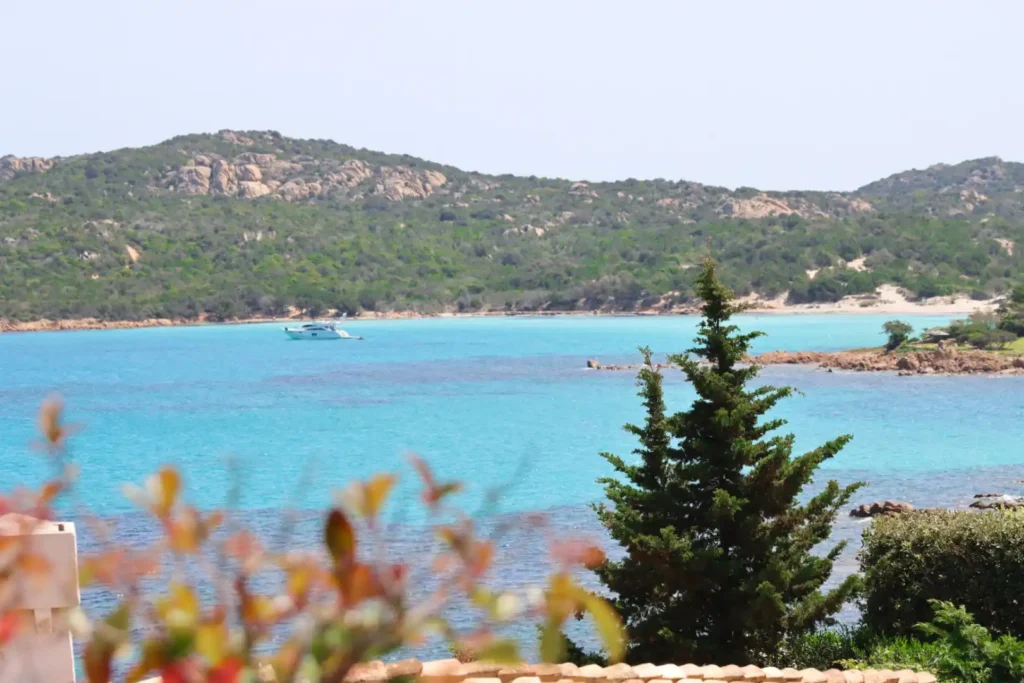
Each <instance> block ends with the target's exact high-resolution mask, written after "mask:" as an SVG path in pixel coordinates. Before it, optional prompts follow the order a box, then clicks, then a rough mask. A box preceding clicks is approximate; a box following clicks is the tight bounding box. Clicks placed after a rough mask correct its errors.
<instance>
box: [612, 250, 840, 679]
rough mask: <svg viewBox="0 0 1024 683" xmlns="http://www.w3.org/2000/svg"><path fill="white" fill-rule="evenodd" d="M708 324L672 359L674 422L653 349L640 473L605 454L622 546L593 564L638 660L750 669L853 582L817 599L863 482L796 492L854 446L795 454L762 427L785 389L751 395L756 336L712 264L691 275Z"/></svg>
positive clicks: (775, 423) (643, 386)
mask: <svg viewBox="0 0 1024 683" xmlns="http://www.w3.org/2000/svg"><path fill="white" fill-rule="evenodd" d="M697 293H698V295H699V296H700V298H701V300H702V301H703V302H704V304H703V319H702V321H701V323H700V326H699V332H698V336H697V339H696V340H695V347H694V348H693V349H690V351H689V352H688V353H687V354H679V355H674V356H671V357H670V361H671V362H672V363H673V364H675V365H678V366H679V367H681V368H682V371H683V373H684V374H685V375H686V378H687V379H688V380H689V382H690V384H691V385H692V386H693V388H694V390H695V391H696V393H697V399H696V400H695V401H694V403H693V405H692V407H691V408H690V409H689V410H687V411H682V412H679V413H675V414H673V415H669V414H667V413H666V408H665V403H664V396H663V391H662V376H661V374H660V372H658V371H657V370H656V369H655V368H654V366H653V365H652V363H651V357H650V351H645V356H646V361H647V362H646V366H645V367H644V369H642V370H641V371H640V375H639V379H638V384H639V386H640V396H641V397H642V398H643V400H644V406H645V408H646V411H647V414H646V420H645V423H644V425H643V426H642V427H641V426H629V427H627V429H628V430H629V431H630V432H632V433H633V434H634V435H635V436H636V437H637V439H638V440H639V442H640V445H639V448H638V449H637V450H636V451H635V454H636V455H637V456H639V457H638V459H637V461H636V462H635V464H631V463H628V462H627V461H626V460H624V459H623V458H621V457H618V456H615V455H611V454H605V455H604V457H605V459H607V460H608V461H609V462H610V463H611V464H612V466H613V467H614V468H615V470H616V471H617V472H618V473H619V474H621V475H622V478H604V479H602V480H601V483H602V484H603V485H604V487H605V493H606V495H607V496H608V499H609V501H610V503H611V505H610V506H606V505H599V506H597V513H598V517H599V518H600V520H601V522H602V524H603V525H604V526H605V527H606V528H607V529H608V531H609V533H610V534H611V536H612V538H613V539H615V540H616V541H617V542H618V543H619V544H620V545H622V546H623V548H624V549H625V551H626V554H625V557H624V558H623V559H622V560H618V561H609V562H606V563H604V564H603V565H602V566H600V567H599V568H598V570H597V571H598V576H599V577H600V579H601V581H602V583H604V585H605V586H606V587H607V588H608V589H609V590H610V591H611V592H612V593H613V594H614V595H615V596H616V598H615V605H616V607H617V609H618V610H619V613H620V614H621V615H622V617H623V619H624V620H625V621H626V624H627V628H628V631H629V651H628V652H629V658H630V659H631V660H635V661H673V659H675V660H676V661H695V662H698V663H708V662H746V661H758V660H762V659H763V658H764V657H765V656H766V655H767V654H768V653H773V652H775V651H776V650H777V649H778V647H779V644H780V642H782V640H783V639H784V638H786V637H787V636H793V635H795V634H801V633H808V632H811V631H813V630H814V629H815V628H816V627H818V626H820V625H822V624H827V623H830V622H831V617H832V615H834V614H835V613H836V612H837V611H838V610H839V609H840V608H841V607H842V605H843V603H844V602H846V601H847V600H849V599H851V598H852V597H853V596H854V595H855V594H856V591H857V589H858V587H859V578H858V577H856V576H853V577H849V578H848V579H846V580H845V581H843V582H842V584H841V585H840V586H838V587H837V588H835V589H833V590H831V591H828V592H822V591H821V587H822V586H823V585H824V583H825V582H826V581H827V580H828V578H829V576H830V575H831V573H832V566H833V562H834V561H835V560H836V558H837V557H838V556H839V554H840V553H841V552H842V550H843V547H844V545H845V544H843V543H839V544H836V545H835V546H834V547H833V548H832V549H830V550H829V551H828V552H827V553H826V554H825V555H824V556H820V555H814V554H813V553H812V550H813V549H814V548H815V547H816V546H817V545H818V544H820V543H822V542H824V541H825V540H826V539H827V538H828V536H829V534H830V532H831V528H832V524H833V523H834V522H835V518H836V515H837V514H838V512H839V510H840V509H841V508H842V507H843V506H844V505H845V504H846V503H847V502H848V501H849V499H850V496H851V495H852V494H853V492H854V491H856V490H857V488H858V487H859V484H854V485H852V486H846V487H841V486H840V485H839V484H838V483H837V482H836V481H829V482H828V483H827V484H826V485H825V486H824V488H823V490H821V491H820V492H819V493H817V494H816V495H814V496H813V497H812V498H811V499H810V500H808V501H806V503H804V504H801V503H800V502H799V501H798V497H799V496H800V494H801V493H802V492H803V490H804V488H805V487H806V486H807V485H808V484H809V483H810V481H811V479H812V477H813V476H814V473H815V471H816V470H817V469H818V467H819V466H820V465H821V464H822V462H824V461H825V460H827V459H829V458H831V457H833V456H834V455H835V454H836V453H838V452H839V451H840V450H841V449H842V448H843V446H844V445H845V444H846V442H847V441H848V440H849V438H850V437H848V436H843V437H839V438H837V439H834V440H832V441H829V442H827V443H825V444H823V445H821V446H819V447H817V448H815V449H814V450H812V451H809V452H808V453H805V454H803V455H799V456H793V454H792V448H793V437H792V436H791V435H790V436H777V435H776V436H773V435H772V432H773V431H774V430H776V429H777V428H779V427H781V426H782V425H784V424H785V422H784V421H783V420H779V419H765V415H766V413H768V412H769V411H770V410H771V409H772V408H773V407H774V406H775V405H776V404H777V403H778V402H779V401H781V400H782V399H784V398H786V397H788V396H790V394H791V389H789V388H776V387H771V386H766V387H759V388H756V389H751V388H748V387H747V383H748V382H750V381H751V380H752V379H754V377H755V376H756V375H757V373H758V371H759V368H758V367H757V366H747V367H740V366H739V365H738V363H740V361H741V360H742V359H743V358H744V357H745V356H746V353H747V351H748V349H749V347H750V344H751V342H752V341H753V340H754V339H755V338H757V337H758V336H760V334H761V333H757V332H755V333H748V334H741V333H739V331H738V328H737V327H736V326H735V325H732V324H731V323H730V318H731V317H732V315H733V314H734V313H735V312H736V311H737V309H736V307H735V306H734V304H733V302H732V293H731V292H730V291H729V290H728V289H727V288H725V287H724V286H723V285H722V284H721V283H720V282H719V280H718V276H717V272H716V266H715V264H714V262H712V261H710V260H708V261H706V262H705V263H704V265H703V268H702V272H701V274H700V276H699V277H698V278H697Z"/></svg>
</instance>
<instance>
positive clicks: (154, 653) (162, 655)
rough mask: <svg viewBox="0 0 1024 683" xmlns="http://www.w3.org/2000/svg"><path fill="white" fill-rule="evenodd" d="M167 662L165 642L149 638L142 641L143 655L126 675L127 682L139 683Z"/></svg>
mask: <svg viewBox="0 0 1024 683" xmlns="http://www.w3.org/2000/svg"><path fill="white" fill-rule="evenodd" d="M166 662H167V655H166V652H165V650H164V643H163V642H162V641H159V640H147V641H145V642H143V643H142V656H141V657H140V658H139V661H138V663H137V664H136V665H135V666H134V667H132V669H131V671H129V672H128V674H127V676H125V681H126V683H138V682H139V681H141V680H143V679H144V678H146V675H147V674H148V673H150V672H151V671H155V670H157V669H159V668H160V667H162V666H163V665H164V664H165V663H166Z"/></svg>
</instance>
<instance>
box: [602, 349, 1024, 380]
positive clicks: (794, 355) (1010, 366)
mask: <svg viewBox="0 0 1024 683" xmlns="http://www.w3.org/2000/svg"><path fill="white" fill-rule="evenodd" d="M747 361H748V362H751V363H757V364H758V365H816V366H818V367H819V368H822V369H826V370H828V371H829V372H831V371H832V370H846V371H852V372H895V373H897V374H899V375H900V376H909V375H1024V356H1004V355H999V354H996V353H987V352H985V351H973V350H971V351H961V350H959V349H957V348H956V347H953V346H949V347H943V348H939V349H934V350H928V351H910V352H906V353H884V352H882V351H874V350H869V351H771V352H768V353H763V354H761V355H759V356H754V357H751V358H748V359H747ZM641 367H643V365H642V364H641V363H629V364H626V365H615V364H610V365H605V364H602V363H601V362H600V361H597V360H594V359H591V360H588V361H587V368H589V369H592V370H610V371H630V372H636V371H638V370H639V369H640V368H641ZM654 367H655V369H657V370H670V369H674V368H676V366H674V365H672V364H671V363H656V364H655V366H654Z"/></svg>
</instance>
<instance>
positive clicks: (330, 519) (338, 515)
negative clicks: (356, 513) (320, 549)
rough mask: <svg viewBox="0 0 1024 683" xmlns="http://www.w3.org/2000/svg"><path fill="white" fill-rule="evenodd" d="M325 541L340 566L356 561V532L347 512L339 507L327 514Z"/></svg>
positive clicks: (335, 561)
mask: <svg viewBox="0 0 1024 683" xmlns="http://www.w3.org/2000/svg"><path fill="white" fill-rule="evenodd" d="M324 543H325V544H326V545H327V550H328V551H330V553H331V557H332V558H334V563H335V564H336V565H338V566H339V567H347V566H350V565H351V564H352V563H353V562H355V557H356V532H355V529H353V528H352V523H351V522H349V521H348V517H346V516H345V513H344V512H342V511H341V510H339V509H337V508H335V509H333V510H331V512H330V513H329V514H328V515H327V524H326V526H325V527H324Z"/></svg>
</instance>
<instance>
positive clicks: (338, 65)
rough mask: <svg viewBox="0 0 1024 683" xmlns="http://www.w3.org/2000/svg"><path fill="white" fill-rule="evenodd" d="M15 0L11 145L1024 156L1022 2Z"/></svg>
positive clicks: (868, 169)
mask: <svg viewBox="0 0 1024 683" xmlns="http://www.w3.org/2000/svg"><path fill="white" fill-rule="evenodd" d="M0 2H2V3H3V7H2V10H0V17H2V19H0V23H2V24H3V26H4V29H5V30H4V38H3V40H0V63H2V64H3V65H4V68H3V71H2V77H0V102H2V105H0V155H2V154H16V155H22V156H26V155H37V156H55V155H65V156H66V155H71V154H79V153H86V152H95V151H100V150H110V149H116V148H120V147H137V146H144V145H147V144H154V143H157V142H160V141H162V140H165V139H167V138H169V137H173V136H175V135H181V134H186V133H196V132H214V131H217V130H219V129H222V128H231V129H242V130H253V129H260V130H263V129H273V130H277V131H280V132H281V133H282V134H284V135H287V136H291V137H302V138H330V139H333V140H336V141H338V142H343V143H346V144H350V145H354V146H356V147H366V148H369V149H375V150H381V151H386V152H393V153H406V154H412V155H414V156H419V157H423V158H426V159H429V160H431V161H437V162H441V163H446V164H451V165H454V166H458V167H461V168H463V169H466V170H472V171H481V172H487V173H514V174H517V175H537V176H548V177H565V178H570V179H573V180H592V181H597V180H614V179H623V178H640V179H642V178H669V179H674V180H677V179H684V180H691V181H697V182H703V183H708V184H713V185H724V186H727V187H737V186H751V187H758V188H761V189H769V190H789V189H807V190H812V189H821V190H852V189H855V188H856V187H859V186H861V185H863V184H866V183H868V182H871V181H873V180H875V179H878V178H881V177H884V176H887V175H890V174H892V173H896V172H899V171H903V170H907V169H910V168H924V167H926V166H929V165H931V164H934V163H939V162H944V163H956V162H959V161H963V160H965V159H972V158H977V157H983V156H1000V157H1003V158H1004V159H1007V160H1024V127H1022V122H1024V118H1022V116H1021V113H1022V112H1024V88H1022V87H1021V72H1020V68H1021V65H1022V64H1024V58H1022V57H1021V53H1020V49H1019V47H1017V45H1018V42H1019V40H1020V31H1021V28H1022V27H1024V2H1020V1H1019V0H1005V1H1000V0H975V2H972V3H967V2H963V0H956V1H949V0H882V1H879V0H816V1H810V0H750V1H744V0H733V1H728V0H715V1H709V0H702V1H699V2H698V1H694V2H690V1H689V0H629V1H628V2H627V1H626V0H432V1H431V2H412V1H403V0H360V1H359V2H354V1H350V0H289V2H281V1H280V0H278V1H276V2H270V1H267V0H204V1H202V2H198V1H193V0H174V1H173V2H171V1H165V0H136V1H134V2H127V1H123V2H114V1H111V0H89V1H88V2H81V0H66V1H56V0H33V1H32V2H17V1H16V0H0Z"/></svg>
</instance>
